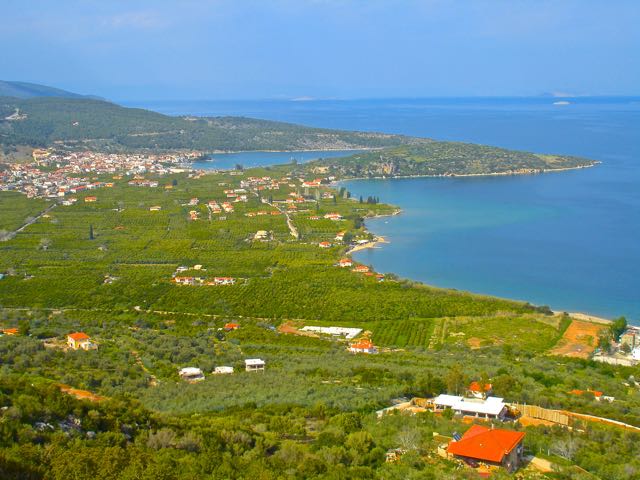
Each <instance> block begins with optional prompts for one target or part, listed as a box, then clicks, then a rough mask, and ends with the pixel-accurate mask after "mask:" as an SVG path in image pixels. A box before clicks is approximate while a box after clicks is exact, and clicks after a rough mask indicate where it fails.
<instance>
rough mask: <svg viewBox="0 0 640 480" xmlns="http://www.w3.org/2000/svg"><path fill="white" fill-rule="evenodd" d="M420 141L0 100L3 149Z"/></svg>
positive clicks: (50, 101)
mask: <svg viewBox="0 0 640 480" xmlns="http://www.w3.org/2000/svg"><path fill="white" fill-rule="evenodd" d="M423 141H424V140H418V139H412V138H410V137H404V136H401V135H388V134H382V133H363V132H349V131H341V130H328V129H321V128H310V127H304V126H299V125H292V124H288V123H281V122H272V121H266V120H255V119H248V118H240V117H216V118H199V117H171V116H167V115H162V114H159V113H155V112H151V111H148V110H143V109H138V108H125V107H121V106H119V105H116V104H114V103H109V102H105V101H99V100H91V99H66V98H32V99H27V100H21V99H18V98H9V97H5V98H0V143H1V144H3V145H4V146H5V147H7V146H16V145H28V146H34V147H44V146H50V145H52V144H54V143H60V142H62V143H65V144H70V145H81V146H82V147H83V148H94V149H97V150H111V151H126V150H139V149H155V150H177V149H189V150H202V151H216V150H301V149H345V148H372V147H389V146H397V145H401V144H404V143H410V142H423Z"/></svg>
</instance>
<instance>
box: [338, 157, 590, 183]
mask: <svg viewBox="0 0 640 480" xmlns="http://www.w3.org/2000/svg"><path fill="white" fill-rule="evenodd" d="M601 163H602V162H600V161H594V163H593V164H591V165H580V166H577V167H562V168H545V169H543V170H530V171H521V172H519V171H510V172H491V173H449V174H441V175H427V174H424V175H394V176H392V177H385V176H382V177H346V178H341V179H340V180H336V181H335V182H334V183H340V182H350V181H352V180H394V179H396V178H466V177H512V176H518V175H539V174H546V173H556V172H566V171H569V170H582V169H583V168H592V167H595V166H597V165H600V164H601Z"/></svg>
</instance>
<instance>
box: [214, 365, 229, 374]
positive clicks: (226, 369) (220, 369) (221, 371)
mask: <svg viewBox="0 0 640 480" xmlns="http://www.w3.org/2000/svg"><path fill="white" fill-rule="evenodd" d="M213 373H214V374H216V375H228V374H230V373H233V367H224V366H223V367H216V368H215V369H214V370H213Z"/></svg>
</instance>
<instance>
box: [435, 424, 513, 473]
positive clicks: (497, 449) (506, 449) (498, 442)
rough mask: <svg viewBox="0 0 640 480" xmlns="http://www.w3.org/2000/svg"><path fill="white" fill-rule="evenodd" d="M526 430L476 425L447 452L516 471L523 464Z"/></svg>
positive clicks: (464, 458)
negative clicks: (519, 430)
mask: <svg viewBox="0 0 640 480" xmlns="http://www.w3.org/2000/svg"><path fill="white" fill-rule="evenodd" d="M524 435H525V434H524V432H514V431H511V430H502V429H499V428H488V427H484V426H482V425H474V426H472V427H471V428H470V429H469V430H467V431H466V432H465V433H464V435H463V436H462V437H461V438H460V440H458V441H455V440H454V441H452V442H451V443H450V444H449V447H448V448H447V452H448V453H450V454H451V455H454V456H456V457H458V458H460V459H462V460H466V461H468V460H475V461H480V462H484V463H487V464H491V465H498V466H501V467H504V468H505V469H506V470H507V471H509V472H514V471H516V470H517V469H518V467H519V466H520V465H521V464H522V460H523V456H524V455H523V452H524V447H523V444H522V442H523V440H524Z"/></svg>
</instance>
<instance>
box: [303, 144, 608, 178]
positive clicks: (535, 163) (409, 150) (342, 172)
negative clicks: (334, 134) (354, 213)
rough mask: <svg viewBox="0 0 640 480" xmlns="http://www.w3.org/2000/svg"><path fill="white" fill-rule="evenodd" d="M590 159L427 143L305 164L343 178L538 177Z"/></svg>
mask: <svg viewBox="0 0 640 480" xmlns="http://www.w3.org/2000/svg"><path fill="white" fill-rule="evenodd" d="M596 163H598V162H596V161H593V160H589V159H586V158H580V157H573V156H564V155H543V154H536V153H529V152H521V151H516V150H507V149H504V148H497V147H490V146H486V145H476V144H471V143H459V142H436V141H432V142H425V143H422V144H419V145H418V144H415V145H403V146H399V147H395V148H389V149H386V150H384V151H370V152H363V153H358V154H355V155H352V156H350V157H346V158H334V159H327V160H318V161H314V162H311V163H308V164H305V168H307V169H309V170H310V171H314V172H315V171H318V168H321V169H322V170H323V171H324V170H327V171H328V172H329V173H332V174H334V175H337V176H340V177H342V178H362V177H401V176H426V175H434V176H435V175H445V176H447V175H488V174H517V173H535V172H542V171H548V170H561V169H566V168H581V167H590V166H593V165H595V164H596Z"/></svg>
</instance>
